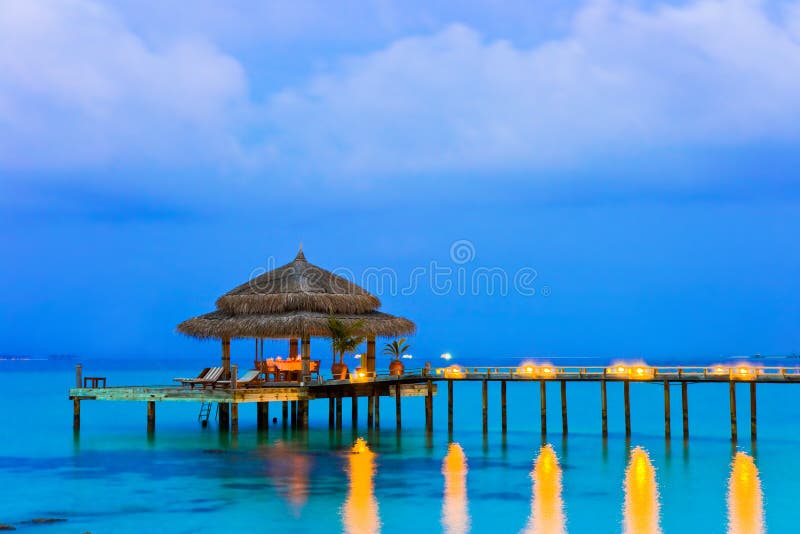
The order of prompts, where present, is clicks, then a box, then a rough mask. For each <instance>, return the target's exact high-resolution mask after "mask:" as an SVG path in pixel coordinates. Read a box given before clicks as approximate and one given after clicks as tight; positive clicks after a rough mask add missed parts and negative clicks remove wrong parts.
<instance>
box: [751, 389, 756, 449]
mask: <svg viewBox="0 0 800 534" xmlns="http://www.w3.org/2000/svg"><path fill="white" fill-rule="evenodd" d="M750 439H752V440H755V439H756V383H755V382H750Z"/></svg>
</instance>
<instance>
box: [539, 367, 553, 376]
mask: <svg viewBox="0 0 800 534" xmlns="http://www.w3.org/2000/svg"><path fill="white" fill-rule="evenodd" d="M542 372H543V373H544V374H546V375H551V374H553V370H552V369H550V368H549V367H543V368H542Z"/></svg>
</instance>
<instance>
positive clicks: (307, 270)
mask: <svg viewBox="0 0 800 534" xmlns="http://www.w3.org/2000/svg"><path fill="white" fill-rule="evenodd" d="M379 306H380V301H379V300H378V298H377V297H376V296H375V295H372V294H371V293H370V292H368V291H367V290H365V289H364V288H362V287H359V286H357V285H356V284H354V283H352V282H350V281H348V280H346V279H344V278H342V277H340V276H337V275H335V274H333V273H332V272H330V271H327V270H325V269H323V268H321V267H317V266H316V265H313V264H311V263H309V262H308V261H307V260H306V257H305V254H303V250H302V248H301V249H300V251H299V252H298V254H297V257H295V259H294V260H293V261H292V262H290V263H287V264H286V265H284V266H282V267H278V268H277V269H274V270H272V271H269V272H266V273H264V274H262V275H260V276H258V277H256V278H254V279H252V280H250V281H249V282H246V283H244V284H242V285H240V286H237V287H236V288H234V289H232V290H231V291H229V292H228V293H226V294H225V295H223V296H221V297H220V298H219V299H217V310H216V311H214V312H211V313H207V314H205V315H200V316H198V317H194V318H192V319H188V320H186V321H184V322H182V323H181V324H179V325H178V331H179V332H181V333H183V334H186V335H189V336H192V337H198V338H204V339H207V338H215V339H222V340H231V339H237V338H256V339H259V338H279V339H287V338H288V339H307V338H311V337H327V336H328V326H327V324H328V318H329V317H330V316H335V317H337V318H338V319H340V320H342V321H343V322H345V323H354V322H356V321H361V322H362V325H363V327H362V329H361V332H360V334H361V335H363V336H365V337H367V338H371V339H374V338H375V337H395V336H402V335H407V334H412V333H414V331H415V329H416V326H415V325H414V323H413V322H411V321H409V320H408V319H404V318H402V317H395V316H393V315H389V314H387V313H382V312H379V311H377V308H378V307H379Z"/></svg>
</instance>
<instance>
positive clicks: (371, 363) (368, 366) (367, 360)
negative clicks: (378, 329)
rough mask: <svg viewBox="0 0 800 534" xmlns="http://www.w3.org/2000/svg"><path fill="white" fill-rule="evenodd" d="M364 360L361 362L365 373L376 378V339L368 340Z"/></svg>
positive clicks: (369, 338) (372, 337) (370, 338)
mask: <svg viewBox="0 0 800 534" xmlns="http://www.w3.org/2000/svg"><path fill="white" fill-rule="evenodd" d="M363 357H364V360H363V361H362V362H361V367H362V368H363V369H364V372H366V373H367V376H369V377H374V376H375V337H374V336H371V337H368V338H367V352H366V354H364V356H363Z"/></svg>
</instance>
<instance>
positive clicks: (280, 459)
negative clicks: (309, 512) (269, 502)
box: [270, 442, 311, 517]
mask: <svg viewBox="0 0 800 534" xmlns="http://www.w3.org/2000/svg"><path fill="white" fill-rule="evenodd" d="M270 455H271V456H272V459H273V460H274V461H272V462H270V472H271V475H272V477H273V478H274V479H275V480H276V481H277V482H278V483H279V486H278V487H279V490H280V491H281V493H283V494H284V496H285V497H286V499H287V500H288V501H289V504H291V506H292V512H293V513H294V515H295V516H296V517H299V516H300V511H301V510H302V508H303V507H304V506H305V504H306V501H307V500H308V475H309V472H310V471H311V461H310V459H309V457H308V456H307V455H305V454H302V453H297V452H295V451H293V450H291V449H290V448H288V447H287V446H286V445H285V444H284V443H282V442H277V443H276V444H275V446H274V447H273V448H272V450H271V451H270Z"/></svg>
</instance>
